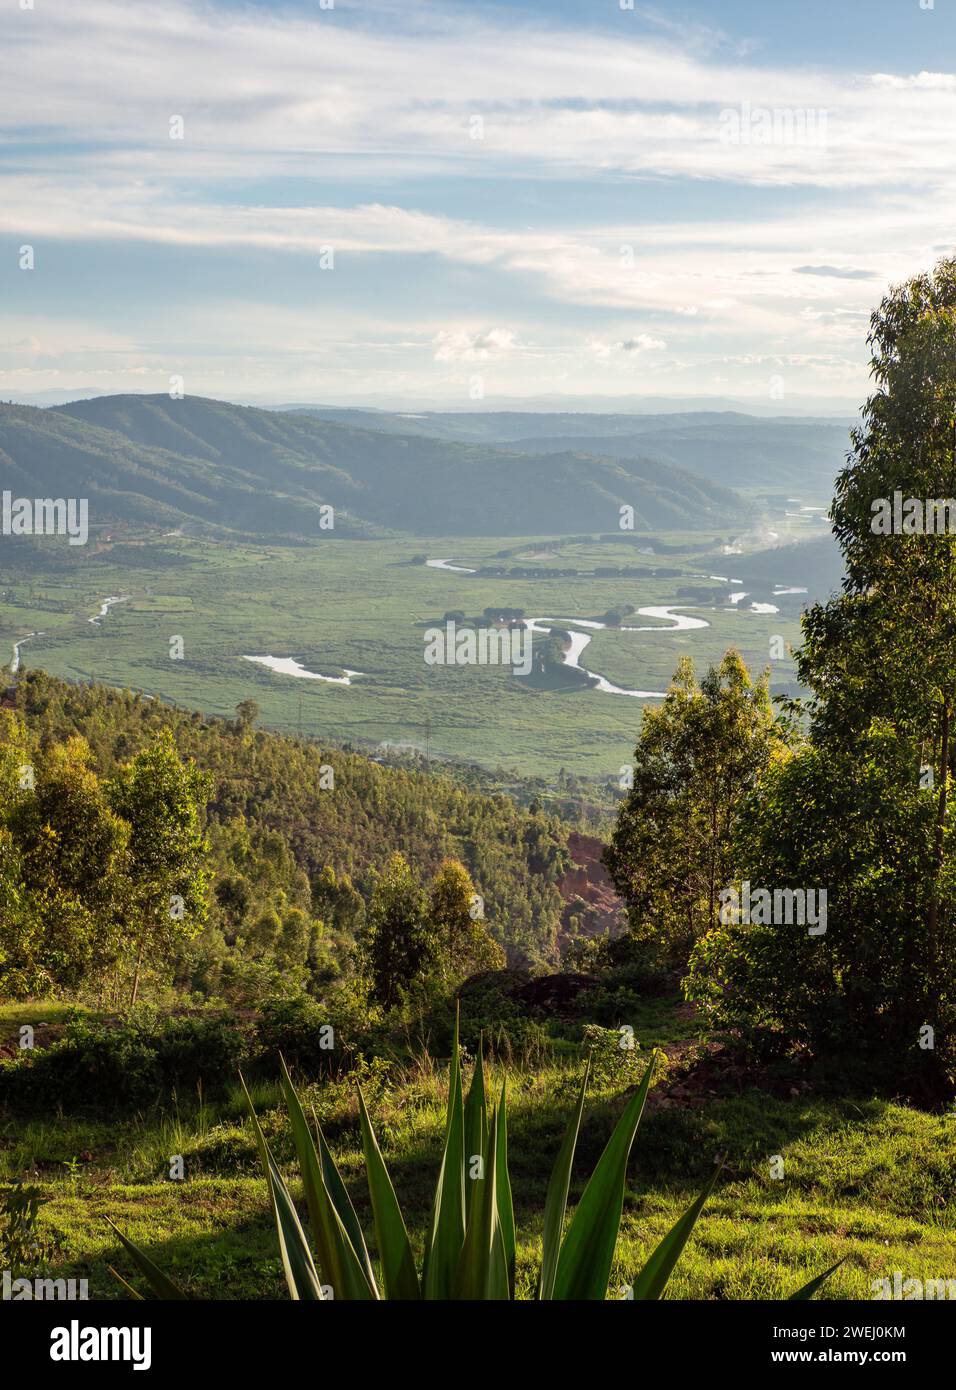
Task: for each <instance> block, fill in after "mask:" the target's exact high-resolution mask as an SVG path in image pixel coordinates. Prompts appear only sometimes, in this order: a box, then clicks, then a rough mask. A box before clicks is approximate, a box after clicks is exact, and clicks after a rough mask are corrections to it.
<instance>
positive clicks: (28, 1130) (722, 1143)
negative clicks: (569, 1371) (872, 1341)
mask: <svg viewBox="0 0 956 1390" xmlns="http://www.w3.org/2000/svg"><path fill="white" fill-rule="evenodd" d="M6 1017H7V1018H8V1019H9V1017H10V1011H9V1010H8V1011H6ZM634 1026H635V1032H636V1035H637V1036H638V1037H639V1038H640V1039H641V1041H642V1043H643V1044H650V1043H651V1042H657V1043H663V1044H664V1045H665V1046H671V1045H672V1044H674V1043H675V1042H677V1043H679V1042H682V1041H685V1040H687V1039H688V1038H692V1037H693V1036H695V1034H696V1025H695V1024H694V1022H693V1021H692V1020H689V1019H688V1018H687V1017H686V1014H685V1013H684V1012H683V1011H680V1010H678V1008H677V1006H676V1001H674V1000H648V1001H645V1007H642V1009H641V1010H639V1012H638V1015H637V1016H636V1018H635V1022H634ZM580 1051H581V1049H580V1048H579V1047H572V1046H570V1045H565V1046H562V1047H558V1048H556V1049H555V1055H554V1057H553V1059H552V1060H551V1061H549V1062H547V1063H545V1064H542V1065H541V1066H539V1067H538V1068H537V1069H535V1070H534V1071H532V1072H520V1071H517V1070H513V1071H511V1072H510V1073H509V1076H508V1091H509V1110H510V1118H509V1128H510V1152H511V1175H512V1183H513V1188H514V1200H515V1209H516V1216H517V1222H518V1230H519V1235H520V1243H519V1248H518V1270H517V1285H518V1293H519V1296H527V1295H528V1294H529V1293H530V1288H531V1281H532V1279H533V1277H534V1272H535V1270H536V1269H537V1265H538V1261H539V1259H540V1235H541V1215H542V1207H543V1201H544V1189H545V1184H546V1180H547V1174H548V1173H549V1172H550V1170H551V1166H552V1164H553V1161H554V1157H555V1154H556V1152H557V1149H558V1146H559V1144H560V1140H561V1135H562V1132H563V1129H564V1126H565V1124H566V1121H567V1118H568V1114H569V1112H570V1110H571V1107H572V1106H573V1103H574V1095H575V1088H576V1084H577V1081H578V1079H579V1077H580V1065H581V1063H580ZM622 1065H623V1064H622ZM682 1065H683V1064H682V1063H681V1062H676V1063H675V1066H674V1067H672V1068H671V1069H669V1070H665V1074H664V1075H663V1076H662V1077H661V1079H660V1080H659V1081H658V1082H656V1083H655V1087H654V1090H653V1091H652V1093H651V1098H650V1100H649V1102H648V1109H647V1113H646V1115H645V1118H644V1121H643V1122H642V1125H641V1128H640V1131H639V1133H638V1138H637V1142H636V1144H635V1148H634V1152H633V1155H632V1159H631V1164H630V1168H629V1183H628V1191H627V1196H626V1200H625V1207H624V1219H623V1224H622V1232H621V1238H620V1242H619V1246H618V1251H617V1256H616V1260H615V1266H614V1270H613V1274H612V1281H611V1296H612V1297H613V1296H621V1297H623V1296H624V1295H623V1293H622V1292H621V1291H622V1290H623V1289H624V1288H625V1287H626V1285H627V1284H628V1282H629V1280H630V1279H631V1278H632V1277H633V1274H634V1272H635V1271H636V1270H638V1269H639V1268H640V1266H641V1264H642V1262H643V1259H644V1258H646V1256H647V1255H648V1254H649V1253H650V1251H651V1249H652V1248H653V1246H654V1245H655V1244H656V1242H657V1241H658V1240H659V1239H660V1238H661V1236H663V1234H664V1233H665V1231H666V1230H667V1229H668V1227H669V1226H670V1225H672V1224H673V1222H674V1221H675V1220H676V1219H677V1217H678V1216H679V1215H680V1214H681V1212H682V1211H683V1210H684V1209H685V1208H686V1207H687V1205H688V1204H689V1202H690V1201H691V1200H692V1198H693V1197H694V1196H695V1195H696V1193H697V1191H698V1190H699V1188H700V1186H701V1185H702V1182H703V1180H704V1179H705V1178H706V1177H707V1176H708V1174H709V1173H710V1172H711V1171H712V1170H713V1166H714V1162H715V1159H716V1158H717V1156H718V1155H723V1156H724V1157H725V1167H724V1170H723V1173H722V1176H721V1178H720V1180H719V1182H718V1185H717V1188H716V1189H715V1191H714V1193H713V1196H712V1197H711V1199H710V1201H709V1202H708V1204H707V1206H706V1208H705V1210H704V1214H703V1216H702V1217H701V1219H700V1222H699V1223H698V1226H697V1228H696V1230H695V1233H694V1236H693V1238H692V1240H691V1242H690V1244H689V1245H688V1247H687V1250H686V1251H685V1253H684V1255H683V1257H682V1259H681V1261H680V1263H679V1264H678V1267H677V1270H676V1271H675V1274H674V1276H673V1278H672V1281H671V1284H670V1287H669V1290H668V1297H670V1298H714V1297H716V1298H773V1297H779V1296H782V1295H785V1294H788V1293H790V1292H792V1291H793V1290H794V1289H795V1288H796V1287H798V1286H799V1285H800V1284H801V1283H804V1282H806V1280H807V1279H809V1278H810V1277H812V1276H813V1275H814V1274H817V1273H819V1272H820V1271H821V1270H823V1269H825V1268H826V1267H827V1266H829V1265H831V1264H833V1263H835V1262H836V1261H837V1260H839V1259H843V1260H844V1264H843V1265H842V1266H841V1268H840V1269H839V1270H838V1271H837V1273H836V1275H834V1277H833V1279H832V1280H831V1282H830V1284H829V1285H828V1287H827V1294H826V1296H827V1297H829V1298H868V1297H869V1296H870V1285H871V1281H872V1280H874V1279H876V1278H878V1277H883V1276H884V1275H890V1276H891V1275H892V1273H893V1271H894V1270H897V1269H899V1270H901V1271H903V1273H904V1276H905V1277H910V1276H916V1277H920V1278H925V1279H928V1278H936V1277H952V1276H953V1274H954V1272H956V1220H954V1211H953V1206H952V1194H953V1191H954V1189H956V1146H954V1144H953V1138H952V1126H953V1117H952V1115H948V1116H947V1115H932V1114H927V1113H923V1112H920V1111H916V1110H912V1109H909V1108H908V1107H906V1106H903V1105H898V1104H893V1103H890V1102H887V1101H882V1100H874V1099H860V1100H855V1099H850V1098H843V1099H833V1098H828V1097H823V1096H813V1095H806V1094H801V1095H799V1096H792V1097H787V1098H780V1097H778V1096H775V1095H771V1094H769V1093H768V1092H766V1091H764V1090H757V1089H753V1088H752V1089H748V1090H744V1091H743V1093H742V1094H740V1095H733V1096H723V1097H713V1096H709V1095H708V1094H707V1093H706V1092H705V1091H700V1092H699V1094H696V1095H694V1094H693V1088H692V1087H691V1093H692V1094H691V1098H690V1099H675V1098H674V1097H672V1096H669V1095H668V1091H669V1089H670V1087H671V1086H672V1084H673V1083H674V1081H675V1079H676V1080H678V1081H679V1082H681V1083H683V1082H685V1081H687V1080H688V1078H687V1077H685V1076H683V1075H679V1074H678V1070H679V1068H680V1067H681V1066H682ZM687 1065H689V1066H691V1067H692V1066H693V1062H692V1061H691V1062H688V1063H687ZM491 1073H492V1076H493V1077H494V1080H493V1082H490V1086H491V1085H497V1084H499V1083H500V1079H501V1069H500V1068H495V1067H492V1068H491ZM690 1079H691V1080H692V1077H691V1078H690ZM626 1090H627V1086H626V1084H625V1083H624V1081H623V1080H622V1079H621V1077H618V1078H617V1079H615V1078H614V1077H613V1076H610V1075H608V1074H606V1073H599V1077H598V1079H597V1081H596V1083H595V1085H594V1086H593V1087H592V1089H591V1093H590V1097H589V1102H588V1106H587V1108H586V1117H587V1118H586V1121H585V1123H584V1125H583V1126H582V1131H581V1136H580V1141H579V1146H578V1156H577V1160H576V1164H575V1182H574V1185H573V1188H572V1200H574V1199H576V1198H577V1197H578V1196H579V1195H580V1190H581V1186H582V1184H583V1181H584V1179H585V1177H586V1175H587V1174H588V1173H589V1172H590V1171H591V1169H592V1167H593V1164H594V1162H595V1160H596V1158H597V1156H598V1155H599V1153H600V1151H601V1149H602V1147H603V1145H604V1142H605V1141H606V1139H607V1136H608V1134H609V1132H610V1129H611V1127H612V1125H613V1123H614V1121H615V1119H616V1118H617V1116H618V1115H619V1114H620V1111H621V1108H622V1106H623V1103H624V1096H625V1093H626ZM305 1099H306V1100H307V1101H308V1102H312V1103H314V1104H315V1106H316V1109H317V1112H318V1113H319V1115H320V1118H321V1120H322V1124H323V1127H324V1129H325V1131H326V1134H327V1137H328V1139H329V1142H330V1144H331V1146H332V1148H333V1151H334V1152H335V1155H336V1159H337V1161H338V1163H339V1165H340V1167H341V1170H342V1173H343V1176H344V1177H345V1180H346V1182H347V1183H348V1185H349V1188H350V1191H351V1193H352V1196H353V1200H354V1201H355V1204H356V1207H357V1208H358V1210H359V1214H360V1216H361V1218H362V1219H363V1222H364V1223H365V1224H366V1226H367V1227H370V1225H371V1221H370V1212H369V1204H368V1197H367V1192H366V1188H365V1180H364V1167H363V1161H362V1153H361V1141H360V1133H359V1126H358V1115H357V1109H356V1104H355V1100H354V1096H353V1095H352V1093H351V1089H350V1087H349V1085H348V1084H346V1083H334V1084H327V1085H324V1086H321V1087H316V1086H310V1087H307V1090H306V1096H305ZM254 1101H255V1105H256V1108H257V1110H258V1112H259V1114H260V1117H261V1119H262V1122H263V1127H264V1129H265V1131H266V1133H267V1135H268V1137H269V1140H270V1143H271V1144H272V1145H273V1148H274V1149H275V1151H276V1154H277V1158H278V1160H279V1162H280V1164H281V1166H282V1167H283V1168H284V1170H285V1171H294V1165H293V1163H292V1158H291V1155H292V1146H291V1138H290V1136H289V1134H288V1131H287V1129H286V1125H285V1120H284V1110H283V1107H282V1106H281V1104H280V1101H279V1094H278V1088H277V1086H276V1085H275V1084H274V1083H263V1084H261V1085H260V1086H258V1087H256V1088H255V1091H254ZM369 1107H370V1111H371V1114H372V1116H373V1120H374V1123H375V1125H376V1130H377V1132H378V1135H379V1139H380V1142H381V1145H382V1149H383V1152H384V1155H385V1158H386V1161H387V1163H388V1165H389V1169H390V1172H391V1173H392V1177H393V1181H394V1183H395V1188H396V1192H397V1194H398V1197H399V1200H400V1202H401V1204H402V1208H403V1210H404V1211H405V1212H406V1215H407V1219H408V1221H409V1227H410V1235H411V1237H412V1241H413V1244H414V1246H415V1249H416V1255H418V1256H420V1254H421V1249H422V1243H423V1239H424V1234H425V1230H426V1225H427V1220H428V1212H429V1204H430V1201H431V1196H432V1191H433V1187H434V1180H435V1174H436V1171H437V1166H438V1162H439V1156H440V1152H441V1144H442V1135H443V1125H444V1108H445V1074H444V1072H443V1070H442V1068H441V1067H439V1066H437V1065H436V1064H435V1063H434V1062H433V1061H432V1059H431V1058H429V1057H428V1056H427V1055H426V1056H423V1057H418V1058H417V1059H410V1060H409V1061H407V1062H406V1063H405V1064H403V1065H401V1066H399V1065H398V1064H396V1065H395V1067H394V1068H393V1069H392V1072H391V1073H390V1074H389V1075H386V1076H384V1077H382V1078H380V1079H379V1081H378V1082H377V1084H376V1086H375V1087H374V1089H373V1090H372V1092H371V1093H370V1095H369ZM175 1154H182V1156H183V1158H184V1160H185V1167H186V1179H185V1181H183V1182H175V1181H170V1180H169V1178H168V1177H167V1176H166V1175H167V1173H168V1165H169V1161H170V1158H171V1157H172V1156H173V1155H175ZM778 1155H779V1156H780V1157H781V1158H782V1159H783V1176H782V1177H781V1178H775V1177H774V1176H772V1171H771V1161H772V1160H773V1159H774V1157H775V1156H778ZM0 1175H2V1176H3V1177H4V1178H5V1179H7V1180H9V1179H10V1178H13V1177H16V1176H21V1177H24V1178H28V1179H31V1180H33V1181H40V1182H41V1184H42V1185H43V1186H44V1188H45V1189H46V1191H47V1193H48V1195H49V1197H50V1203H49V1205H48V1207H47V1208H45V1210H44V1213H43V1216H42V1221H43V1223H44V1224H45V1225H47V1226H48V1228H52V1229H55V1230H56V1231H57V1232H59V1233H60V1234H61V1236H62V1237H63V1241H64V1247H63V1255H62V1258H61V1260H60V1262H59V1265H58V1268H57V1273H59V1274H62V1275H64V1276H72V1277H87V1278H89V1280H90V1292H91V1295H92V1296H97V1295H99V1296H107V1295H112V1294H114V1293H115V1286H114V1284H113V1281H112V1279H111V1276H110V1275H109V1273H108V1270H107V1265H109V1264H114V1265H116V1267H117V1268H118V1269H120V1270H121V1271H122V1272H123V1273H124V1275H125V1276H126V1277H133V1276H134V1271H133V1269H132V1267H131V1265H130V1262H129V1261H128V1259H127V1258H126V1257H125V1256H124V1255H123V1254H122V1253H121V1252H120V1251H118V1249H117V1245H116V1241H115V1238H114V1237H113V1236H112V1234H111V1232H110V1231H109V1228H108V1227H107V1225H106V1223H105V1217H106V1216H107V1215H108V1216H110V1217H111V1218H112V1219H113V1220H115V1221H116V1222H117V1224H118V1225H119V1226H120V1228H121V1229H122V1230H123V1231H124V1233H125V1234H127V1235H128V1236H129V1237H130V1238H131V1239H132V1240H134V1241H135V1242H136V1243H137V1244H138V1245H140V1246H142V1247H143V1248H145V1249H146V1250H147V1252H148V1253H149V1254H150V1255H151V1256H152V1257H153V1258H154V1259H156V1261H157V1263H159V1264H160V1265H161V1267H162V1268H163V1269H165V1270H166V1271H167V1272H168V1273H169V1274H170V1275H171V1276H172V1277H173V1278H174V1279H176V1280H177V1282H181V1283H183V1284H184V1285H185V1286H186V1287H187V1288H188V1289H189V1291H190V1292H191V1293H192V1294H193V1295H196V1296H204V1297H216V1298H221V1297H230V1298H241V1297H247V1298H281V1297H284V1292H283V1282H282V1275H281V1270H280V1266H279V1261H278V1257H277V1254H276V1250H275V1245H274V1238H273V1233H272V1218H271V1213H270V1211H269V1208H268V1201H267V1195H266V1188H265V1183H264V1181H263V1179H262V1177H261V1176H260V1173H259V1168H258V1160H257V1155H256V1149H255V1142H254V1139H253V1135H252V1132H251V1130H250V1126H249V1123H248V1120H247V1118H246V1114H245V1111H244V1106H243V1102H242V1098H241V1095H240V1093H239V1090H238V1088H236V1089H235V1090H234V1091H233V1092H232V1093H231V1094H230V1095H229V1096H227V1097H226V1098H225V1099H223V1100H222V1101H220V1102H218V1103H217V1104H216V1105H214V1106H213V1105H205V1106H199V1105H198V1104H197V1103H196V1102H195V1101H192V1102H190V1101H189V1099H188V1098H186V1099H182V1098H181V1100H180V1104H179V1107H178V1110H176V1109H174V1110H171V1111H167V1112H165V1113H164V1112H160V1111H156V1112H154V1113H152V1114H149V1115H143V1116H138V1117H134V1118H133V1119H131V1120H129V1121H127V1122H124V1123H122V1124H115V1123H95V1122H87V1121H83V1122H80V1121H78V1120H75V1119H71V1118H68V1117H60V1118H52V1117H51V1118H48V1119H45V1120H44V1121H42V1122H40V1121H37V1122H34V1123H32V1124H26V1125H24V1124H22V1123H21V1124H18V1125H14V1124H13V1123H12V1122H9V1121H6V1122H0ZM293 1190H294V1191H296V1192H298V1187H297V1185H295V1184H294V1187H293ZM133 1281H134V1282H135V1277H134V1278H133Z"/></svg>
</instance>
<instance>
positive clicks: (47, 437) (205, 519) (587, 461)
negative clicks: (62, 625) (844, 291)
mask: <svg viewBox="0 0 956 1390" xmlns="http://www.w3.org/2000/svg"><path fill="white" fill-rule="evenodd" d="M661 418H669V417H640V419H641V421H642V424H646V423H647V422H648V421H649V420H650V421H653V420H659V419H661ZM678 418H685V417H678ZM686 418H687V419H689V420H692V419H693V418H694V417H686ZM717 418H718V419H719V418H720V417H719V416H718V417H717ZM739 418H740V419H741V420H743V421H746V420H747V417H739ZM422 419H424V420H425V422H426V423H425V424H424V425H423V424H422V423H421V421H422ZM622 419H623V420H631V419H632V417H603V416H583V417H582V416H576V415H568V416H542V415H526V416H522V415H505V416H497V415H453V414H450V415H440V416H434V417H433V416H425V417H420V418H419V417H416V418H414V419H410V418H408V417H405V416H397V415H396V416H389V415H385V414H380V413H378V412H374V411H344V412H343V411H334V412H322V413H316V412H315V411H313V410H307V411H275V410H264V409H258V408H255V407H249V406H237V405H231V404H229V403H227V402H223V401H215V400H208V399H203V398H200V397H189V398H186V399H184V400H172V399H170V398H169V397H168V396H165V395H160V396H137V395H128V396H99V397H94V398H93V399H89V400H78V401H73V402H72V403H69V404H65V405H61V406H57V407H55V408H48V409H38V408H36V407H32V406H22V405H0V487H2V488H9V489H10V490H11V491H12V492H13V493H14V494H15V495H17V496H28V497H35V496H69V497H87V498H89V502H90V521H91V524H93V525H95V524H96V522H97V521H100V522H101V523H106V524H109V523H114V522H118V521H130V522H135V523H139V524H142V523H149V524H156V525H162V526H171V527H178V526H182V525H189V526H193V527H202V528H215V529H225V530H231V531H238V532H242V533H245V534H251V535H271V536H279V535H284V536H298V537H306V536H314V535H317V534H319V516H320V512H319V509H320V507H321V506H322V504H331V506H332V507H334V508H335V514H336V515H335V534H336V535H345V536H348V535H352V536H362V535H373V534H381V533H383V532H409V533H411V534H415V535H443V534H444V535H487V536H508V535H542V534H560V533H565V534H566V533H568V532H573V533H578V532H583V531H603V532H607V531H611V530H614V529H615V528H616V526H617V522H618V516H619V508H620V507H621V506H622V505H623V504H628V505H630V506H632V507H633V508H634V512H635V528H636V529H638V530H646V531H657V530H674V529H680V530H692V529H714V528H719V527H723V526H728V527H731V528H734V529H737V528H739V527H740V526H741V524H742V523H743V522H745V520H746V518H747V516H748V514H749V506H748V504H746V503H745V502H744V501H743V500H742V499H741V498H740V496H739V495H737V494H736V493H735V492H734V491H732V490H731V489H730V488H729V487H727V486H726V485H724V484H723V483H722V482H718V481H717V480H716V479H714V478H711V477H707V476H706V475H705V473H695V472H692V471H690V470H689V469H688V468H687V467H686V466H685V465H684V463H683V462H682V461H681V460H680V459H679V458H677V457H676V455H677V453H678V452H679V450H678V448H677V446H676V445H672V447H671V450H670V452H671V455H672V457H670V458H663V457H660V456H659V455H658V450H657V449H656V448H652V447H651V446H650V443H649V444H648V446H647V447H646V448H645V447H644V446H643V444H642V445H641V447H640V449H637V448H636V447H635V449H634V450H633V451H632V449H631V441H632V438H633V439H635V440H636V439H637V436H636V435H635V434H634V433H633V430H632V432H631V434H627V435H617V436H615V434H614V428H616V426H615V427H613V428H612V425H611V424H608V423H607V422H609V421H619V420H622ZM502 421H508V422H510V423H508V424H507V425H503V424H502V423H501V422H502ZM522 421H524V424H522V423H521V422H522ZM577 421H582V422H583V421H587V423H588V426H589V428H590V431H591V432H590V433H589V434H586V435H583V436H579V435H578V433H577V427H576V425H574V426H572V425H571V424H569V423H568V422H577ZM542 422H545V425H544V426H543V425H542ZM555 422H560V425H561V432H560V434H555V435H554V436H553V437H552V436H551V435H550V434H549V433H547V430H550V429H551V428H552V427H554V428H557V425H556V424H555ZM753 423H754V425H755V426H762V425H763V423H764V422H757V421H755V422H753ZM529 428H530V429H533V430H535V431H538V432H539V434H541V437H540V438H537V439H534V440H532V439H531V438H528V437H526V436H524V435H523V434H522V430H527V429H529ZM687 428H688V429H691V430H692V429H693V426H691V425H689V426H687ZM740 428H741V430H744V431H745V430H746V426H745V425H742V426H741V427H740ZM781 428H783V427H781ZM786 428H796V427H793V426H787V427H786ZM542 429H544V430H545V432H544V433H543V434H542V433H541V432H542ZM699 429H700V432H701V433H700V436H699V437H700V438H703V437H704V436H705V434H706V429H707V426H706V424H702V425H700V427H699ZM596 431H597V432H596ZM604 431H606V432H604ZM509 433H510V435H511V437H508V435H509ZM660 435H661V430H660V429H658V431H657V435H654V434H653V433H652V434H651V436H650V439H653V440H654V441H655V443H656V442H657V441H658V438H659V436H660ZM625 439H626V441H627V447H626V448H623V447H621V445H622V440H625ZM821 447H822V444H821ZM754 449H756V444H755V445H754ZM684 452H685V453H687V454H688V455H690V454H692V453H693V450H692V449H690V448H688V449H686V450H685V451H684ZM772 452H773V450H772V448H768V450H767V455H768V457H769V456H770V455H772ZM755 467H756V465H755Z"/></svg>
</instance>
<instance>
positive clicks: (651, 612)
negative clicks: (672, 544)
mask: <svg viewBox="0 0 956 1390" xmlns="http://www.w3.org/2000/svg"><path fill="white" fill-rule="evenodd" d="M637 614H638V617H640V618H660V619H662V620H663V622H669V623H670V624H671V626H670V627H664V626H662V624H661V623H652V624H651V625H650V626H649V627H625V626H624V624H623V623H621V624H619V625H618V624H615V630H616V631H618V632H689V631H691V629H693V628H701V627H710V623H708V622H706V621H705V620H704V619H703V618H691V617H689V616H688V615H687V614H686V613H678V612H677V611H676V609H675V608H673V607H648V608H639V609H638V610H637ZM547 623H552V624H556V625H560V624H563V623H573V624H574V626H575V627H589V628H594V629H597V630H602V629H606V628H607V627H608V624H607V623H599V622H595V621H594V620H593V619H590V618H525V619H524V626H525V627H526V628H527V629H528V631H529V632H541V633H545V634H547V633H550V631H551V628H550V627H547V626H545V624H547ZM570 637H571V641H570V643H569V644H568V646H567V648H566V650H565V651H564V653H563V655H562V657H561V661H562V665H564V666H570V667H572V668H573V669H574V670H575V671H583V673H584V674H585V675H586V676H588V677H589V678H590V679H591V680H593V681H595V682H596V684H595V686H594V689H595V690H600V691H603V693H604V694H605V695H630V696H631V697H632V698H633V699H636V700H663V699H664V697H665V695H666V693H667V692H666V691H664V690H625V689H624V687H623V686H620V685H612V684H611V682H610V681H609V680H608V679H607V678H606V677H605V676H602V675H599V674H598V672H597V671H589V670H588V668H587V667H586V666H582V665H581V657H582V655H583V653H584V649H585V647H587V645H588V643H589V642H590V641H591V638H590V635H589V634H588V633H586V632H572V633H571V634H570Z"/></svg>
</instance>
